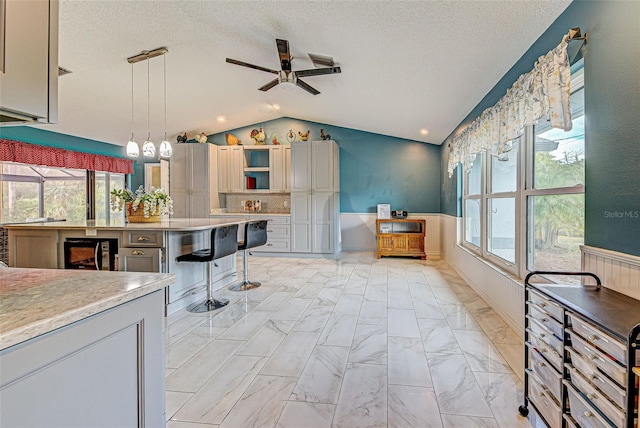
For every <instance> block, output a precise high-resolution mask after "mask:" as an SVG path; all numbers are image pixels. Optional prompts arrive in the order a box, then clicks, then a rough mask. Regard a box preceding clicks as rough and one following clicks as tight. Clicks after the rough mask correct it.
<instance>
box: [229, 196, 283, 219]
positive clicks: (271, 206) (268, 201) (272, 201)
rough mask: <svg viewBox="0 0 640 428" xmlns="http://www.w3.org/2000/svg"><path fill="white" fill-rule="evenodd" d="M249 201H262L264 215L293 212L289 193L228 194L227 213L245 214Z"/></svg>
mask: <svg viewBox="0 0 640 428" xmlns="http://www.w3.org/2000/svg"><path fill="white" fill-rule="evenodd" d="M247 199H258V200H260V205H261V208H262V209H261V210H260V212H262V213H272V214H289V213H290V212H291V195H290V194H289V193H234V194H227V201H226V202H227V212H230V213H233V212H238V213H244V212H245V211H244V203H243V202H242V201H245V200H247Z"/></svg>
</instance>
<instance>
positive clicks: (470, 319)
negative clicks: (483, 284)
mask: <svg viewBox="0 0 640 428" xmlns="http://www.w3.org/2000/svg"><path fill="white" fill-rule="evenodd" d="M249 265H250V268H249V269H250V277H251V279H252V280H256V281H261V282H262V284H263V285H262V287H260V288H257V289H254V290H251V291H248V292H231V291H228V290H226V289H222V290H219V291H217V292H216V293H215V294H216V297H225V298H228V299H230V303H229V305H228V306H227V307H225V308H224V309H221V310H218V311H215V312H213V313H209V314H191V313H188V312H186V311H184V310H183V311H180V312H178V313H176V314H173V315H171V316H170V317H168V318H167V319H166V345H167V356H166V412H167V427H168V428H207V427H221V428H227V427H229V428H249V427H258V426H259V427H291V428H302V427H336V428H337V427H349V428H354V427H405V428H407V427H420V428H422V427H425V428H427V427H441V428H454V427H460V428H472V427H506V428H511V427H532V426H533V427H536V426H537V425H540V426H544V424H542V423H541V422H539V421H536V418H535V415H534V412H531V413H532V416H530V417H529V419H530V421H529V420H527V419H526V418H523V417H521V416H519V415H518V411H517V408H518V405H519V404H521V402H522V381H521V376H522V372H523V367H522V364H523V363H522V349H523V345H522V339H521V338H520V337H519V336H518V335H516V334H515V333H514V332H513V331H512V330H511V329H510V328H509V327H508V326H507V325H506V324H505V323H504V322H503V321H502V319H501V318H500V317H499V316H498V315H497V314H496V313H495V312H494V311H493V310H492V309H491V308H490V307H489V306H488V305H487V304H486V303H485V302H484V301H483V300H482V299H481V298H480V297H479V296H478V295H477V294H476V293H475V292H474V291H473V290H472V289H471V288H470V287H469V286H468V285H467V284H466V283H465V282H464V281H463V280H462V279H461V278H460V277H459V276H458V275H457V274H456V272H455V271H454V270H453V269H451V267H450V266H449V265H447V264H446V263H445V262H444V261H442V260H436V261H431V260H427V261H422V260H417V259H409V258H383V259H380V260H377V259H376V258H375V256H374V254H373V253H363V252H359V253H343V254H341V255H340V257H339V258H337V259H324V258H268V257H255V256H254V257H250V261H249ZM238 266H241V263H238Z"/></svg>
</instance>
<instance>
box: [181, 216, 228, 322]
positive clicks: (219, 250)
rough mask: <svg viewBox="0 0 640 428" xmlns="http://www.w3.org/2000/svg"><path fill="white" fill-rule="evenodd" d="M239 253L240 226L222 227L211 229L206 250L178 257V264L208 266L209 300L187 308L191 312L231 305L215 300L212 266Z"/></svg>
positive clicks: (206, 310)
mask: <svg viewBox="0 0 640 428" xmlns="http://www.w3.org/2000/svg"><path fill="white" fill-rule="evenodd" d="M236 251H238V225H237V224H234V225H232V226H222V227H217V228H214V229H211V246H210V247H209V248H207V249H206V250H198V251H194V252H193V253H189V254H183V255H181V256H178V257H176V261H177V262H196V263H206V264H207V298H206V300H205V301H204V302H196V303H192V304H191V305H189V306H188V307H187V310H188V311H189V312H196V313H203V312H210V311H214V310H216V309H219V308H221V307H223V306H225V305H227V304H228V303H229V300H227V299H220V300H216V299H214V298H213V282H212V281H211V275H212V273H213V272H212V270H213V269H212V265H215V266H218V265H216V264H215V260H218V259H220V258H222V257H226V256H228V255H231V254H235V252H236Z"/></svg>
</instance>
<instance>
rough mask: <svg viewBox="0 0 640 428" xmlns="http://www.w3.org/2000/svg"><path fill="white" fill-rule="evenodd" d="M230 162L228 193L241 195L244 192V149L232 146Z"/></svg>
mask: <svg viewBox="0 0 640 428" xmlns="http://www.w3.org/2000/svg"><path fill="white" fill-rule="evenodd" d="M230 160H231V162H230V163H229V191H231V192H235V193H242V192H244V163H245V159H244V149H243V148H242V147H241V146H232V147H231V159H230Z"/></svg>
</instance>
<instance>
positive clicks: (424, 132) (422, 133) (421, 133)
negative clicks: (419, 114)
mask: <svg viewBox="0 0 640 428" xmlns="http://www.w3.org/2000/svg"><path fill="white" fill-rule="evenodd" d="M428 133H429V131H427V130H426V129H421V130H420V135H427V134H428Z"/></svg>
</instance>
